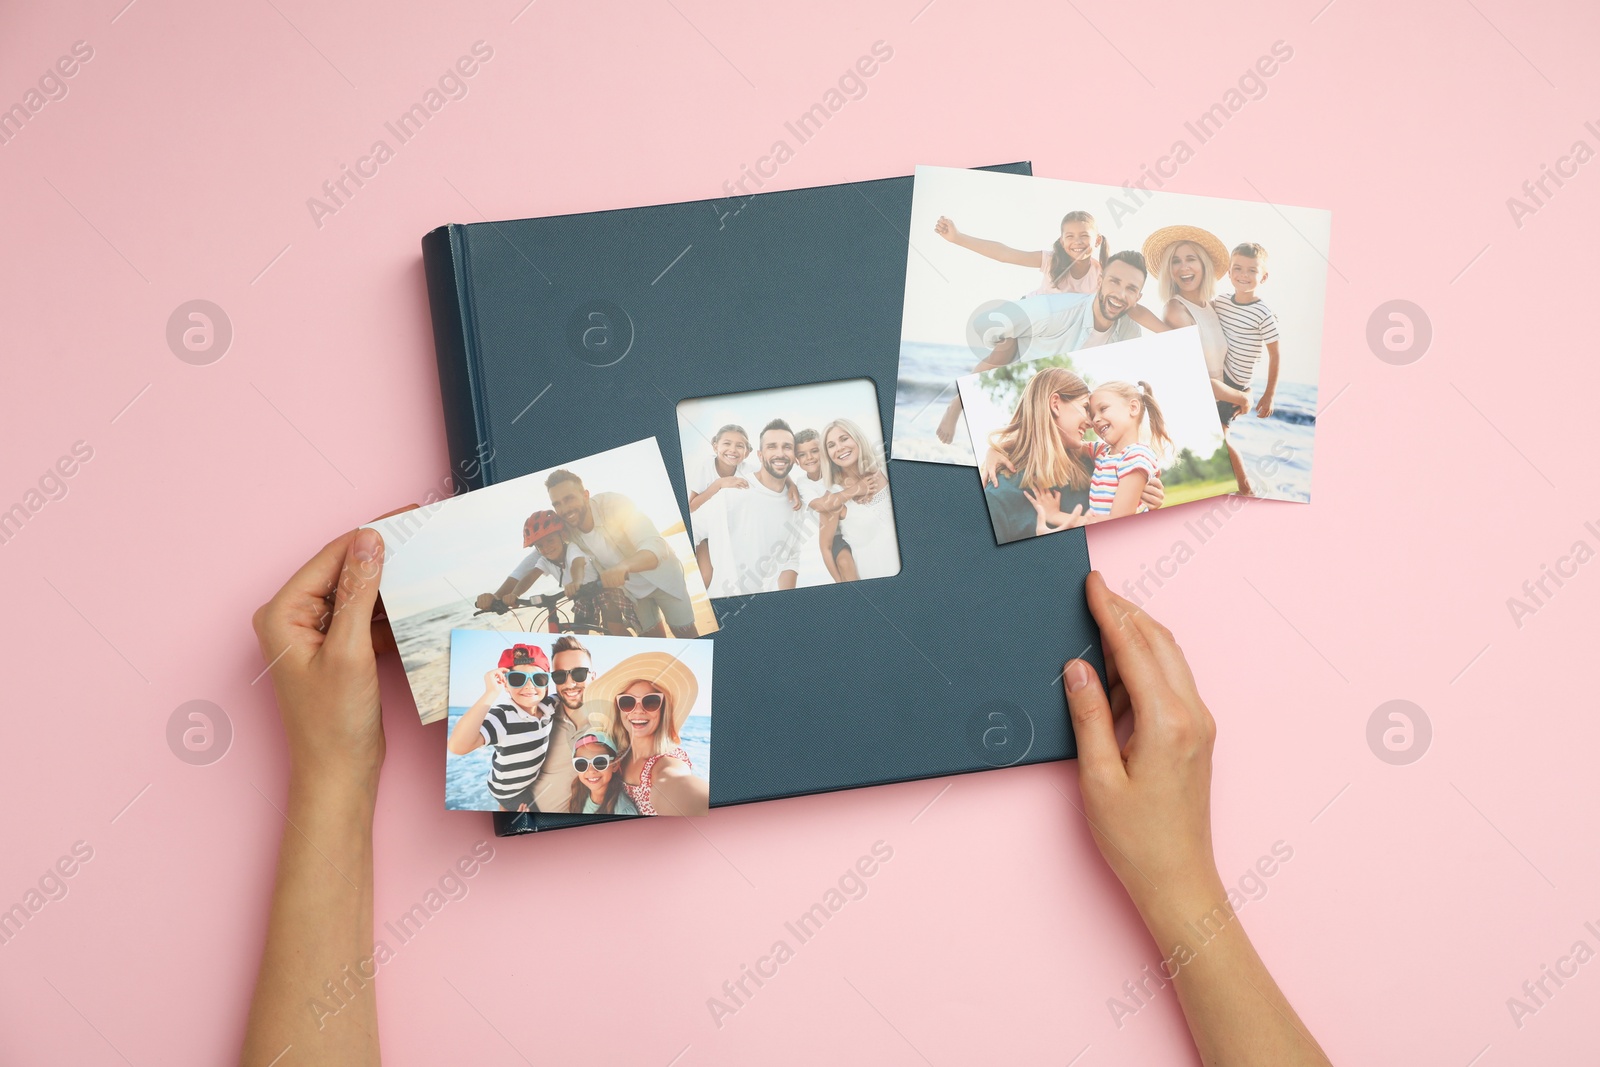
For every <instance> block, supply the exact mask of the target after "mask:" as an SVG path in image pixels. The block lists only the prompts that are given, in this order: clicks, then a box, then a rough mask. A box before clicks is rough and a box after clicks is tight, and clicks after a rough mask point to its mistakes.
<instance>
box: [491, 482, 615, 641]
mask: <svg viewBox="0 0 1600 1067" xmlns="http://www.w3.org/2000/svg"><path fill="white" fill-rule="evenodd" d="M566 529H567V526H566V523H564V522H562V521H561V517H560V516H559V515H557V514H556V513H555V512H553V511H549V510H546V511H536V512H534V513H533V514H532V515H529V516H528V519H527V521H526V522H524V523H523V524H522V547H523V548H529V547H532V548H533V551H532V552H530V553H528V555H527V556H525V557H524V558H523V560H522V562H520V563H518V564H517V565H516V566H515V567H513V568H511V574H510V575H509V576H508V577H507V578H506V580H505V581H504V582H502V583H501V585H500V588H499V589H498V590H496V591H495V592H493V593H484V594H483V595H482V596H480V597H478V600H477V606H478V607H479V608H480V609H482V610H484V611H489V610H492V609H493V607H494V603H495V601H497V600H498V601H504V600H506V599H507V598H509V597H519V596H521V595H522V594H523V593H525V592H526V591H527V590H528V587H529V586H531V585H533V583H534V582H536V581H538V580H539V575H541V574H548V575H549V576H550V577H552V578H554V579H555V580H556V582H557V583H558V584H560V586H561V590H562V592H564V593H566V594H567V597H568V598H569V599H571V601H572V623H573V625H574V626H578V627H584V628H587V629H599V628H601V627H602V626H603V627H604V628H605V630H606V632H607V633H611V634H615V635H617V636H619V637H627V636H631V634H630V631H629V629H628V627H632V633H637V632H638V629H639V615H638V612H637V611H635V610H634V606H633V601H631V600H629V599H628V595H627V594H626V593H624V592H623V591H622V590H621V589H607V588H605V587H604V585H602V584H601V581H600V568H599V567H597V566H596V565H595V563H594V561H593V560H591V559H590V558H589V557H588V556H586V555H584V553H583V550H582V549H581V548H579V547H578V546H577V545H575V544H572V543H571V542H569V541H568V540H567V539H566Z"/></svg>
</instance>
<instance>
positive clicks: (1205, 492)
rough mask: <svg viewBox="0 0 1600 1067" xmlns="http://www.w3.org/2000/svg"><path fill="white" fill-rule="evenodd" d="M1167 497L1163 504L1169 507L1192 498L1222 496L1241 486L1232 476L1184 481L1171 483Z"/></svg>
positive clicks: (1187, 501) (1202, 498)
mask: <svg viewBox="0 0 1600 1067" xmlns="http://www.w3.org/2000/svg"><path fill="white" fill-rule="evenodd" d="M1166 488H1167V499H1166V500H1165V501H1163V502H1162V504H1161V506H1162V507H1164V508H1169V507H1171V506H1172V505H1174V504H1187V503H1189V502H1190V501H1191V500H1204V499H1205V498H1207V497H1213V496H1220V495H1221V494H1223V493H1232V492H1237V491H1238V488H1239V486H1238V485H1237V484H1236V483H1235V482H1234V480H1233V479H1232V478H1222V479H1218V480H1216V481H1210V482H1182V483H1180V484H1178V485H1169V486H1167V487H1166Z"/></svg>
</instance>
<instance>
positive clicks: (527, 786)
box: [449, 644, 556, 811]
mask: <svg viewBox="0 0 1600 1067" xmlns="http://www.w3.org/2000/svg"><path fill="white" fill-rule="evenodd" d="M502 696H504V697H507V698H509V699H508V700H507V702H505V703H499V704H497V703H495V700H496V698H498V697H502ZM555 716H556V705H555V700H554V698H552V697H551V696H550V661H549V660H548V659H547V658H546V657H545V654H544V649H542V648H540V647H539V646H537V645H522V644H517V645H512V646H511V647H510V648H508V649H506V650H505V651H504V652H502V653H501V654H500V662H499V664H498V665H497V666H496V667H495V669H494V670H491V671H490V672H489V673H487V674H485V675H484V676H483V695H482V696H481V697H479V698H478V699H477V700H476V701H474V702H473V704H472V706H471V707H470V708H468V709H467V710H466V711H465V712H463V713H462V716H461V718H460V719H459V720H457V722H456V725H455V728H454V729H453V730H451V731H450V741H449V748H450V752H451V753H452V754H453V755H457V756H465V755H466V754H467V753H469V752H475V751H477V750H478V749H480V748H482V747H483V746H485V745H489V746H491V747H492V748H493V749H494V759H493V761H492V763H491V764H490V768H489V795H490V796H491V797H493V798H494V799H495V801H496V802H497V803H498V804H499V805H500V809H501V810H502V811H537V810H538V808H537V807H536V805H535V803H534V799H533V783H534V779H536V778H538V777H539V772H540V771H541V770H542V769H543V768H544V758H545V755H546V754H547V752H548V751H549V746H550V730H551V727H552V726H554V725H555Z"/></svg>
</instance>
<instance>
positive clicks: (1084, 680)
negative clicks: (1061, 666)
mask: <svg viewBox="0 0 1600 1067" xmlns="http://www.w3.org/2000/svg"><path fill="white" fill-rule="evenodd" d="M1088 684H1089V665H1088V664H1087V663H1085V662H1083V660H1081V659H1075V660H1073V661H1072V662H1071V663H1069V664H1067V692H1069V693H1076V692H1077V691H1078V690H1080V689H1082V688H1083V687H1084V686H1086V685H1088Z"/></svg>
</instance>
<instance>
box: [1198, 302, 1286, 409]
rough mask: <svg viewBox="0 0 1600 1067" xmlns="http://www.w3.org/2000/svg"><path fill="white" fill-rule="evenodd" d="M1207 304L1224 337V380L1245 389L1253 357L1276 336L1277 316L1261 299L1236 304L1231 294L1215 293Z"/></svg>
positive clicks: (1254, 361) (1259, 354)
mask: <svg viewBox="0 0 1600 1067" xmlns="http://www.w3.org/2000/svg"><path fill="white" fill-rule="evenodd" d="M1211 306H1212V307H1214V308H1216V309H1217V321H1218V322H1220V323H1222V336H1224V337H1226V338H1227V339H1228V360H1227V363H1226V364H1225V365H1224V368H1223V373H1224V375H1225V376H1226V381H1227V383H1228V384H1229V385H1232V386H1233V387H1234V388H1236V389H1248V388H1250V378H1251V377H1252V376H1253V375H1254V374H1255V372H1256V360H1258V359H1260V358H1261V353H1262V352H1264V351H1266V347H1267V345H1269V344H1271V343H1272V342H1274V341H1276V340H1277V339H1278V317H1277V316H1276V315H1274V314H1273V313H1272V309H1271V308H1269V307H1267V305H1266V304H1265V302H1263V301H1260V300H1256V301H1253V302H1251V303H1249V304H1236V303H1234V298H1233V297H1232V296H1231V295H1230V296H1219V297H1217V299H1215V300H1213V301H1211Z"/></svg>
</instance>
